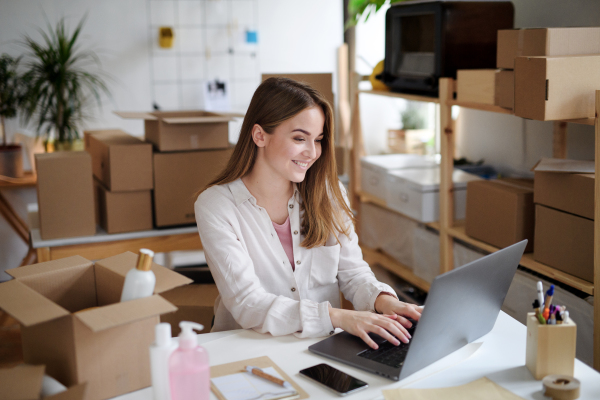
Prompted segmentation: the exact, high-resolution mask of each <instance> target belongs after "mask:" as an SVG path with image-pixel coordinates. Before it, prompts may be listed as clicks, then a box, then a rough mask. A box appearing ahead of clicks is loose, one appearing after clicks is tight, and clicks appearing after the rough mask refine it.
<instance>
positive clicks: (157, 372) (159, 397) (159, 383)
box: [150, 322, 177, 400]
mask: <svg viewBox="0 0 600 400" xmlns="http://www.w3.org/2000/svg"><path fill="white" fill-rule="evenodd" d="M154 331H155V335H156V341H155V342H154V343H153V344H152V345H151V346H150V372H151V374H152V391H153V392H154V400H171V390H170V389H169V358H171V354H172V353H173V352H174V351H175V350H176V349H177V343H175V341H174V340H172V338H171V324H168V323H166V322H162V323H160V324H156V326H155V327H154Z"/></svg>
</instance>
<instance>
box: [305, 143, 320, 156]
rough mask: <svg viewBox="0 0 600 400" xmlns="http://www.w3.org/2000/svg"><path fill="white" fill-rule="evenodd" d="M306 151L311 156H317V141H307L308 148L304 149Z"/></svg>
mask: <svg viewBox="0 0 600 400" xmlns="http://www.w3.org/2000/svg"><path fill="white" fill-rule="evenodd" d="M304 153H305V154H306V155H307V156H308V157H310V158H315V157H316V156H317V147H316V144H315V142H313V141H307V145H306V150H304Z"/></svg>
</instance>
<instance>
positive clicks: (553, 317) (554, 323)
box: [548, 314, 556, 325]
mask: <svg viewBox="0 0 600 400" xmlns="http://www.w3.org/2000/svg"><path fill="white" fill-rule="evenodd" d="M548 325H556V317H555V316H554V314H550V319H549V320H548Z"/></svg>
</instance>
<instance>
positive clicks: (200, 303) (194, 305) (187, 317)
mask: <svg viewBox="0 0 600 400" xmlns="http://www.w3.org/2000/svg"><path fill="white" fill-rule="evenodd" d="M160 295H161V296H162V297H164V298H165V299H167V300H168V301H169V302H170V303H172V304H173V305H175V306H176V307H177V311H175V312H174V313H170V314H163V315H161V316H160V321H161V322H168V323H170V324H171V332H172V335H173V336H177V335H179V332H180V331H181V330H180V329H179V322H181V321H192V322H197V323H199V324H202V325H204V330H203V331H202V332H201V333H208V332H210V329H211V327H212V322H213V317H214V315H215V312H214V305H215V300H216V299H217V297H218V296H219V291H218V290H217V286H216V285H214V284H192V285H186V286H181V287H178V288H175V289H171V290H169V291H167V292H164V293H161V294H160Z"/></svg>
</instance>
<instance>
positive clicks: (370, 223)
mask: <svg viewBox="0 0 600 400" xmlns="http://www.w3.org/2000/svg"><path fill="white" fill-rule="evenodd" d="M418 226H419V223H418V222H416V221H413V220H412V219H410V218H407V217H404V216H402V215H400V214H398V213H396V212H394V211H390V210H387V209H385V208H382V207H378V206H376V205H373V204H369V203H361V209H360V243H361V244H362V245H365V246H366V247H369V248H371V249H375V250H383V251H384V252H386V253H387V254H388V255H389V256H391V257H392V258H394V259H395V260H396V261H398V262H399V263H401V264H404V265H405V266H406V267H408V268H412V266H413V265H414V263H415V258H414V250H413V249H414V243H413V237H414V230H415V229H417V227H418Z"/></svg>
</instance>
